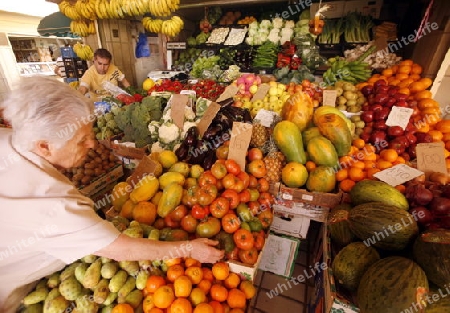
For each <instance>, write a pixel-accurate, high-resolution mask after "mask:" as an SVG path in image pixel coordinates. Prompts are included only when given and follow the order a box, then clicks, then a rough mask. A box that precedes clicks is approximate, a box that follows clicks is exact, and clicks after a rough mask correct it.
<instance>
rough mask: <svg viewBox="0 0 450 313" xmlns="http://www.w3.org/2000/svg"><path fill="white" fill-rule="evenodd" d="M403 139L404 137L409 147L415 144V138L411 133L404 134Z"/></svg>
mask: <svg viewBox="0 0 450 313" xmlns="http://www.w3.org/2000/svg"><path fill="white" fill-rule="evenodd" d="M405 137H406V139H408V142H409V144H410V145H412V144H414V143H416V142H417V137H416V136H415V135H414V133H412V132H406V133H405Z"/></svg>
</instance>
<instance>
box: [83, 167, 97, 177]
mask: <svg viewBox="0 0 450 313" xmlns="http://www.w3.org/2000/svg"><path fill="white" fill-rule="evenodd" d="M94 173H95V172H94V169H92V168H87V169H85V170H84V175H87V176H94Z"/></svg>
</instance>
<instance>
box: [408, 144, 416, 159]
mask: <svg viewBox="0 0 450 313" xmlns="http://www.w3.org/2000/svg"><path fill="white" fill-rule="evenodd" d="M416 146H417V144H415V143H413V144H410V145H409V147H408V150H407V152H408V154H409V156H410V157H411V159H415V158H416V156H417V155H416Z"/></svg>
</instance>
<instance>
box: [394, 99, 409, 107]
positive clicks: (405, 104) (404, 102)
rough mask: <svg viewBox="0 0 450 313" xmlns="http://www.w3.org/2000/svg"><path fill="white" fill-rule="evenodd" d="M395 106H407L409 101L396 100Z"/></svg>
mask: <svg viewBox="0 0 450 313" xmlns="http://www.w3.org/2000/svg"><path fill="white" fill-rule="evenodd" d="M394 106H396V107H400V108H407V107H408V102H406V101H405V100H397V102H395V104H394Z"/></svg>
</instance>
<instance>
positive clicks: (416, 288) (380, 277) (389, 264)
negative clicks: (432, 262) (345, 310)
mask: <svg viewBox="0 0 450 313" xmlns="http://www.w3.org/2000/svg"><path fill="white" fill-rule="evenodd" d="M427 291H428V280H427V277H426V275H425V272H424V271H423V270H422V269H421V268H420V266H419V265H418V264H417V263H415V262H414V261H413V260H411V259H407V258H404V257H400V256H391V257H387V258H385V259H381V260H379V261H377V262H376V263H374V264H373V265H372V266H370V267H369V268H368V269H367V271H366V272H365V273H364V275H363V277H362V278H361V281H360V284H359V287H358V293H357V297H358V306H359V309H360V313H401V312H423V310H414V308H420V306H422V307H424V306H423V305H424V304H425V303H426V302H425V297H426V294H427ZM407 310H410V311H407Z"/></svg>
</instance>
